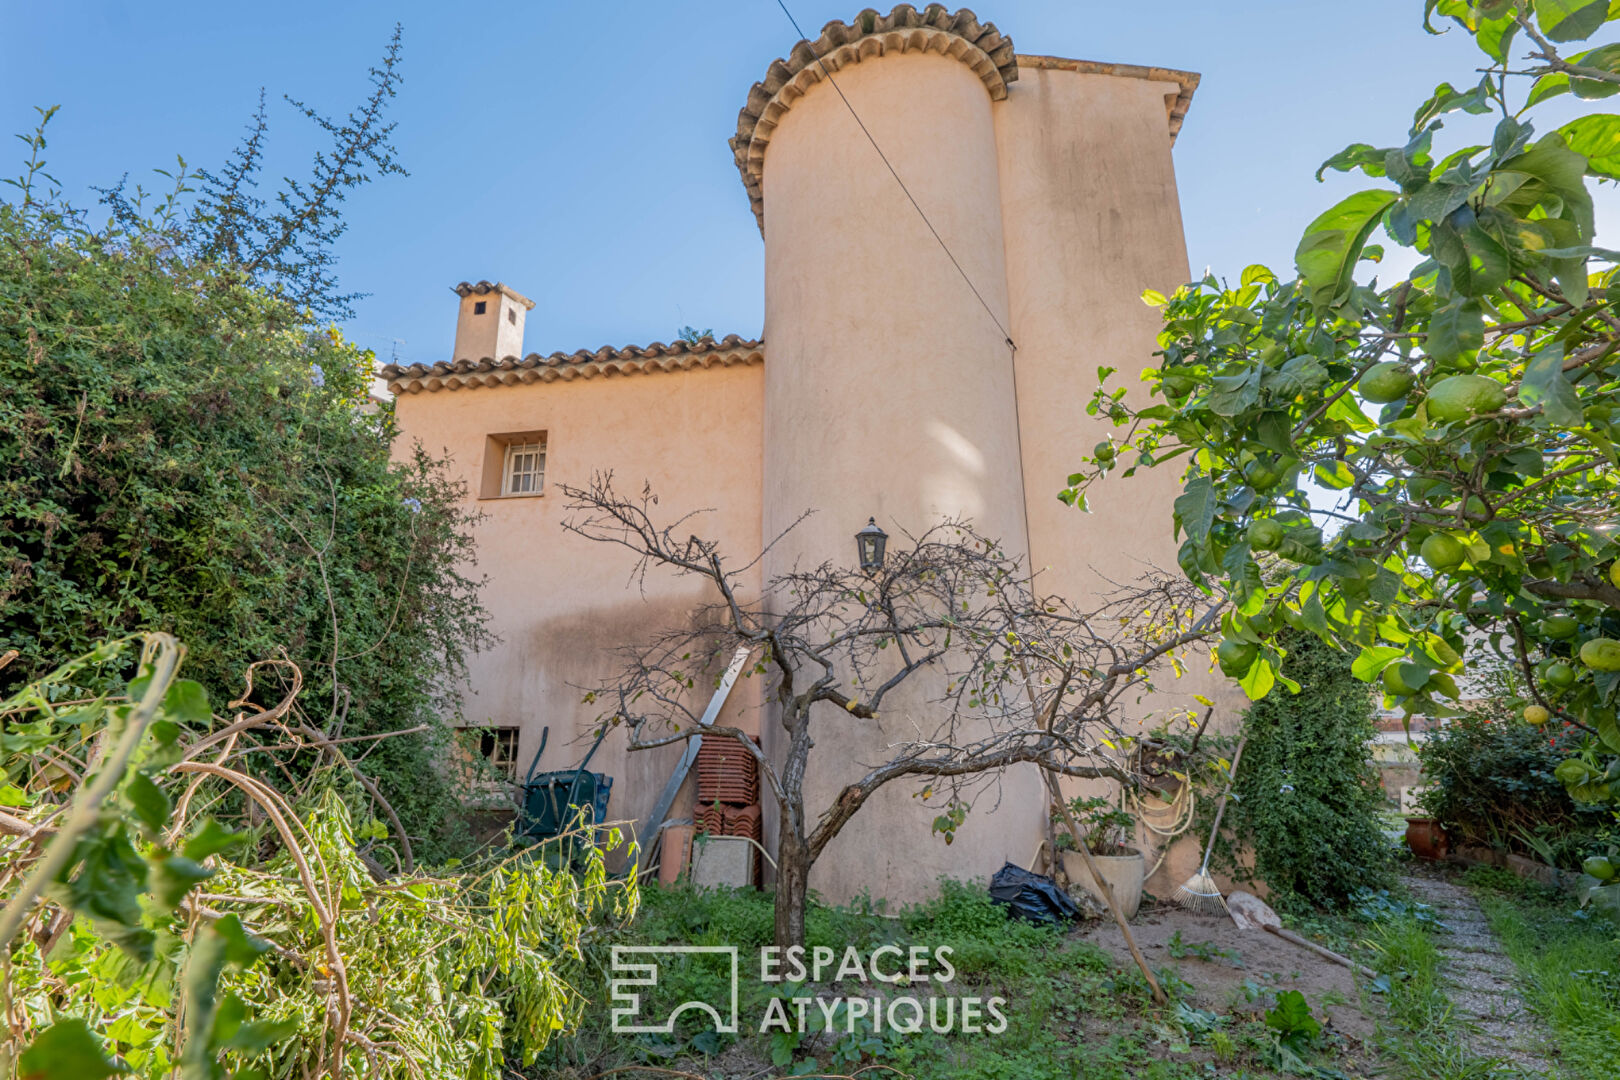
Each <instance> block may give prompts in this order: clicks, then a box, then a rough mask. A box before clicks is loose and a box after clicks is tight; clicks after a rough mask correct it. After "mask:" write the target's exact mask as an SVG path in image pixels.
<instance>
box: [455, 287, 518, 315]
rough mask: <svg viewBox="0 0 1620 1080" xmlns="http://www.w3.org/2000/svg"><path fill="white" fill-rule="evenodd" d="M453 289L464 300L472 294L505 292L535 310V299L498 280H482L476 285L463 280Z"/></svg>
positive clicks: (481, 294) (483, 294) (482, 294)
mask: <svg viewBox="0 0 1620 1080" xmlns="http://www.w3.org/2000/svg"><path fill="white" fill-rule="evenodd" d="M451 291H452V292H454V293H455V294H456V295H457V296H459V297H461V298H462V299H463V300H465V299H466V298H467V297H469V296H472V295H474V294H477V295H479V296H486V295H488V294H489V293H492V292H498V293H504V294H505V295H507V296H509V297H511V298H512V299H513V300H515V301H517V302H518V303H520V304H522V305H523V306H524V308H526V309H528V310H530V311H532V310H534V301H533V300H530V299H529V298H528V297H527V296H524V295H523V294H522V293H520V292H518V291H517V290H516V289H513V288H510V287H508V286H506V285H502V284H501V283H500V282H498V281H497V282H495V283H493V284H491V283H490V282H488V281H480V282H479V283H478V284H476V285H469V284H468V283H467V282H465V281H463V282H462V283H461V284H460V285H456V286H454V287H453V288H452V289H451Z"/></svg>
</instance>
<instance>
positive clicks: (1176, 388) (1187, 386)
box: [1159, 375, 1198, 398]
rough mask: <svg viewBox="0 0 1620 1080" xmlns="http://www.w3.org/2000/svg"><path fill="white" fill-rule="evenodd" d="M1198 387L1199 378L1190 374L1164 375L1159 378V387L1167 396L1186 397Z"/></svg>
mask: <svg viewBox="0 0 1620 1080" xmlns="http://www.w3.org/2000/svg"><path fill="white" fill-rule="evenodd" d="M1197 388H1198V380H1197V379H1194V378H1193V377H1192V376H1190V375H1164V376H1162V377H1161V378H1160V379H1159V389H1160V390H1163V391H1164V396H1165V397H1167V398H1179V397H1186V396H1187V395H1188V394H1190V393H1192V392H1193V391H1194V390H1195V389H1197Z"/></svg>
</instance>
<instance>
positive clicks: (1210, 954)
mask: <svg viewBox="0 0 1620 1080" xmlns="http://www.w3.org/2000/svg"><path fill="white" fill-rule="evenodd" d="M1166 948H1168V949H1169V950H1170V955H1171V956H1172V957H1174V958H1175V959H1177V960H1185V959H1186V958H1187V957H1189V956H1190V957H1192V958H1193V959H1195V960H1203V961H1205V962H1208V963H1213V962H1214V961H1216V960H1225V961H1226V962H1227V963H1228V964H1231V965H1232V966H1233V967H1235V968H1240V967H1242V966H1243V957H1242V954H1240V953H1239V952H1238V951H1237V950H1236V949H1223V948H1221V947H1220V946H1219V945H1217V944H1215V943H1214V942H1213V941H1183V940H1181V931H1180V930H1177V931H1176V932H1175V933H1174V934H1171V935H1170V940H1169V942H1167V943H1166Z"/></svg>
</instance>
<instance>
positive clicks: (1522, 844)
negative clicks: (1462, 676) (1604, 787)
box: [1418, 706, 1611, 870]
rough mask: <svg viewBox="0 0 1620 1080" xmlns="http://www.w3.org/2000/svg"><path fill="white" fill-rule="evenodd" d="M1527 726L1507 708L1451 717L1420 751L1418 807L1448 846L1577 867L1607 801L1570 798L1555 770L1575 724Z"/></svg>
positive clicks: (1576, 736)
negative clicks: (1423, 786) (1597, 802)
mask: <svg viewBox="0 0 1620 1080" xmlns="http://www.w3.org/2000/svg"><path fill="white" fill-rule="evenodd" d="M1552 727H1553V725H1548V726H1547V727H1546V728H1535V727H1531V726H1530V725H1529V724H1526V723H1525V722H1524V721H1523V720H1521V719H1519V718H1518V717H1517V716H1515V715H1514V714H1513V713H1512V711H1511V710H1509V709H1507V708H1506V707H1495V708H1492V707H1490V706H1484V707H1482V708H1480V709H1476V710H1475V711H1472V712H1468V713H1464V714H1463V715H1461V716H1456V717H1453V718H1452V719H1451V720H1450V721H1449V722H1448V723H1447V724H1446V726H1445V727H1443V728H1440V729H1439V730H1437V731H1433V732H1430V734H1429V737H1428V739H1427V741H1425V742H1424V743H1423V744H1422V745H1421V746H1420V747H1419V749H1418V756H1419V757H1420V758H1421V760H1422V761H1423V774H1424V782H1425V784H1426V789H1425V791H1424V792H1423V794H1422V795H1421V796H1419V801H1420V805H1421V806H1422V807H1423V809H1424V810H1425V811H1427V812H1428V813H1429V814H1431V815H1433V816H1434V817H1435V818H1436V819H1438V820H1439V822H1440V823H1441V824H1442V825H1443V826H1445V828H1446V831H1447V832H1448V833H1449V834H1450V836H1451V840H1452V843H1453V844H1459V843H1461V844H1478V845H1481V846H1484V847H1492V848H1498V849H1501V850H1504V851H1513V852H1517V853H1518V854H1521V855H1526V856H1530V857H1532V858H1537V857H1541V856H1543V855H1546V854H1550V855H1551V856H1552V861H1553V864H1554V865H1556V866H1559V867H1562V868H1564V869H1571V870H1573V869H1579V868H1580V865H1581V859H1582V858H1584V857H1585V856H1586V855H1588V854H1590V852H1589V851H1588V848H1589V847H1590V846H1591V844H1592V843H1593V841H1594V838H1595V835H1596V833H1597V831H1598V830H1599V829H1600V828H1601V827H1602V826H1603V825H1604V824H1605V823H1606V822H1607V821H1608V820H1609V819H1610V816H1611V811H1610V809H1609V808H1608V807H1606V806H1601V805H1598V806H1595V805H1592V804H1588V803H1580V802H1576V801H1575V800H1574V799H1572V798H1571V797H1570V795H1569V792H1568V791H1567V790H1566V789H1565V787H1564V785H1563V783H1562V782H1561V781H1560V780H1559V779H1558V778H1557V776H1556V775H1555V773H1554V770H1556V769H1557V768H1558V766H1559V764H1560V763H1561V762H1562V761H1564V759H1565V758H1567V757H1569V756H1570V755H1571V754H1572V753H1573V752H1574V751H1575V750H1576V749H1577V748H1578V747H1579V746H1580V745H1581V743H1582V741H1583V740H1582V738H1581V735H1580V733H1579V732H1578V731H1575V730H1573V729H1564V728H1562V727H1560V728H1559V730H1556V731H1554V730H1551V728H1552Z"/></svg>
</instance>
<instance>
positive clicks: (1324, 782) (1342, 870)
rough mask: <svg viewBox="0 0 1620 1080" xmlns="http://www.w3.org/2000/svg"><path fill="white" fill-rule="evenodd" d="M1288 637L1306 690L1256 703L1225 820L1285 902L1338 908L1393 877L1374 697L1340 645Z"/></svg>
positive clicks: (1259, 875) (1292, 665)
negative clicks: (1374, 759)
mask: <svg viewBox="0 0 1620 1080" xmlns="http://www.w3.org/2000/svg"><path fill="white" fill-rule="evenodd" d="M1284 644H1285V646H1286V647H1287V648H1288V650H1289V658H1288V671H1289V673H1290V675H1292V676H1293V677H1294V678H1295V679H1297V680H1298V681H1299V684H1300V692H1299V693H1298V694H1286V693H1276V694H1272V695H1270V696H1268V697H1266V698H1265V699H1263V700H1261V701H1258V702H1255V703H1254V704H1253V705H1252V706H1250V707H1249V711H1248V713H1247V715H1246V716H1245V718H1244V724H1243V732H1244V734H1245V735H1246V736H1247V737H1248V745H1247V746H1246V748H1245V749H1244V751H1243V760H1242V761H1241V762H1240V763H1239V765H1238V773H1237V784H1236V787H1235V788H1234V795H1235V796H1236V797H1235V798H1234V800H1233V801H1232V803H1231V805H1230V806H1229V807H1228V808H1227V811H1226V820H1227V822H1229V823H1230V825H1231V829H1232V833H1233V835H1234V836H1235V837H1236V839H1237V841H1238V842H1239V844H1241V845H1244V846H1247V847H1249V848H1250V849H1251V850H1252V851H1253V853H1254V868H1253V877H1254V878H1256V879H1258V880H1260V881H1264V882H1265V883H1266V884H1267V885H1269V886H1270V887H1271V888H1272V890H1274V891H1275V892H1276V893H1277V894H1280V895H1279V898H1280V899H1281V900H1282V902H1284V903H1288V902H1291V901H1295V900H1298V901H1304V902H1307V903H1310V904H1315V905H1322V906H1330V907H1339V906H1342V905H1343V904H1344V903H1345V902H1346V901H1347V900H1348V899H1349V898H1350V896H1351V894H1352V893H1354V892H1356V890H1358V889H1376V888H1378V887H1380V886H1381V885H1384V884H1386V883H1387V881H1388V879H1389V875H1390V854H1391V853H1390V849H1389V844H1388V843H1387V842H1386V840H1385V839H1384V835H1383V831H1382V827H1381V824H1380V822H1379V818H1378V813H1379V809H1380V807H1381V806H1382V804H1383V793H1382V791H1381V790H1380V788H1379V784H1378V776H1377V773H1376V771H1375V770H1374V768H1373V767H1372V765H1371V764H1370V763H1369V761H1368V744H1369V743H1370V742H1371V740H1372V737H1373V735H1374V728H1373V722H1372V716H1373V706H1372V696H1371V692H1370V691H1369V690H1368V688H1367V684H1366V683H1363V682H1361V681H1359V680H1357V679H1356V678H1355V677H1354V676H1353V675H1351V673H1350V660H1349V658H1348V657H1347V656H1345V655H1344V654H1343V653H1341V652H1339V651H1338V650H1337V649H1334V648H1332V647H1331V646H1328V645H1325V644H1323V643H1322V642H1321V641H1319V640H1317V639H1316V638H1315V637H1313V636H1311V635H1309V634H1303V633H1290V634H1289V635H1288V636H1287V637H1286V639H1285V642H1284Z"/></svg>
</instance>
